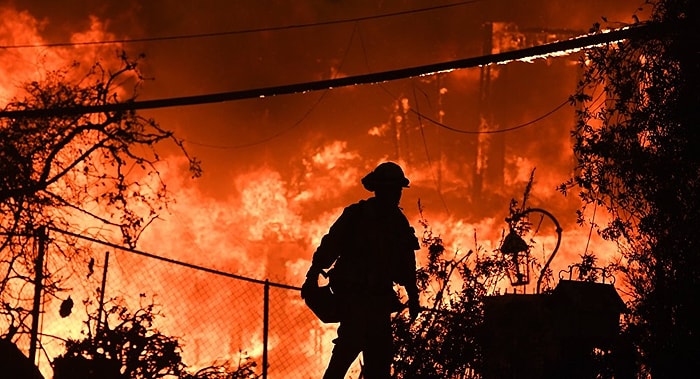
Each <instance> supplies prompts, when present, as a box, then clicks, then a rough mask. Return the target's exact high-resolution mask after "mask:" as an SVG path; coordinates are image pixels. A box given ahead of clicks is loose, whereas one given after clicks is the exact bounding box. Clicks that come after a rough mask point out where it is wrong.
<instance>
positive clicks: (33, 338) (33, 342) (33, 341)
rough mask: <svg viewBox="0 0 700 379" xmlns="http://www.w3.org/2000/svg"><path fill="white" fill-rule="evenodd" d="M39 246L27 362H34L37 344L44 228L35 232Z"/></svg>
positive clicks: (35, 264) (35, 267)
mask: <svg viewBox="0 0 700 379" xmlns="http://www.w3.org/2000/svg"><path fill="white" fill-rule="evenodd" d="M37 234H38V239H39V246H38V252H37V256H36V260H35V261H34V271H35V273H34V275H35V276H34V305H33V307H32V330H31V334H30V338H29V339H30V342H29V360H30V361H31V362H32V363H35V362H36V360H35V359H36V348H37V345H38V343H39V316H40V314H41V292H42V290H43V285H44V254H45V253H46V250H45V249H46V240H47V238H48V236H47V234H46V227H44V226H42V227H40V228H39V230H38V231H37Z"/></svg>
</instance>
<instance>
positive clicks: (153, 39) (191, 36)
mask: <svg viewBox="0 0 700 379" xmlns="http://www.w3.org/2000/svg"><path fill="white" fill-rule="evenodd" d="M481 1H483V0H469V1H462V2H458V3H452V4H444V5H436V6H433V7H427V8H419V9H410V10H405V11H400V12H392V13H382V14H378V15H372V16H363V17H355V18H348V19H339V20H329V21H319V22H313V23H306V24H293V25H282V26H273V27H267V28H253V29H242V30H232V31H224V32H212V33H199V34H181V35H174V36H162V37H144V38H124V39H113V40H101V41H85V42H57V43H44V44H23V45H0V49H24V48H30V47H43V48H50V47H67V46H86V45H107V44H115V43H136V42H156V41H171V40H183V39H198V38H211V37H221V36H230V35H237V34H250V33H260V32H270V31H279V30H288V29H301V28H310V27H317V26H325V25H334V24H344V23H349V22H357V21H367V20H374V19H379V18H387V17H395V16H403V15H407V14H415V13H422V12H429V11H435V10H440V9H446V8H453V7H459V6H462V5H467V4H473V3H478V2H481Z"/></svg>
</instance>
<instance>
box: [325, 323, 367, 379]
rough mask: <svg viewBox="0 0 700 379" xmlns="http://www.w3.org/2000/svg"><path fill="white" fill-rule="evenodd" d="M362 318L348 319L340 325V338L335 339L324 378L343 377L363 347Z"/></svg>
mask: <svg viewBox="0 0 700 379" xmlns="http://www.w3.org/2000/svg"><path fill="white" fill-rule="evenodd" d="M362 324H363V322H362V321H361V320H347V321H343V322H341V323H340V326H339V327H338V338H336V339H335V340H333V343H334V344H335V346H334V347H333V354H332V355H331V359H330V361H329V362H328V368H326V372H325V374H323V379H343V378H345V374H346V373H347V372H348V369H350V366H351V365H352V363H353V362H354V361H355V359H356V358H357V356H358V355H359V354H360V350H361V349H362V341H361V339H360V338H358V337H360V336H361V335H364V333H365V331H364V330H363V329H364V327H363V325H362Z"/></svg>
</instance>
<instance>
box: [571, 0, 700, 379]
mask: <svg viewBox="0 0 700 379" xmlns="http://www.w3.org/2000/svg"><path fill="white" fill-rule="evenodd" d="M652 5H653V14H652V19H651V22H650V28H649V29H648V30H649V33H648V35H646V36H644V37H642V38H637V39H632V40H625V41H620V42H615V43H609V44H607V45H604V46H599V47H595V48H592V49H590V50H588V51H587V53H586V55H585V57H584V58H583V59H582V61H581V67H582V68H583V76H582V79H581V81H580V83H579V85H578V89H577V91H576V94H575V95H574V96H572V103H574V104H575V105H576V106H577V108H578V109H579V111H578V115H577V118H578V120H577V124H576V127H575V129H574V131H573V137H574V150H575V154H576V157H577V158H578V163H577V172H576V175H575V176H574V177H573V179H571V180H570V181H569V182H567V183H565V184H563V185H562V187H561V189H562V191H563V192H564V193H567V192H569V191H570V190H571V189H572V188H574V187H576V188H578V189H580V197H581V198H582V199H583V201H584V204H585V205H584V209H585V208H588V207H597V208H598V209H604V210H606V211H607V212H608V213H609V214H610V216H611V218H610V221H609V222H608V223H607V224H606V225H598V226H599V232H600V233H601V235H602V236H603V237H605V238H607V239H609V240H612V241H616V242H618V245H619V247H620V251H621V253H622V255H623V257H624V258H625V261H624V262H622V264H621V265H620V269H621V272H622V273H623V274H624V276H625V277H626V279H627V284H628V285H629V287H630V290H631V291H630V292H631V293H632V294H633V296H634V298H633V301H632V304H631V305H632V309H633V316H634V317H633V318H632V320H631V324H630V325H629V328H628V332H629V333H631V338H632V339H633V340H634V341H635V342H636V344H637V346H638V348H639V351H640V352H641V363H642V364H643V367H645V369H644V370H645V371H647V372H649V373H651V374H652V376H653V377H654V378H674V377H683V376H684V375H685V374H684V373H690V372H698V368H700V367H699V364H700V363H699V362H698V360H697V357H698V356H700V347H699V346H700V341H699V340H698V329H697V326H696V325H697V323H698V320H700V313H699V308H698V307H697V299H698V298H699V297H700V293H699V292H698V291H699V289H700V254H698V252H700V233H698V232H697V226H698V225H700V196H698V194H700V176H699V174H698V173H700V159H698V158H697V154H696V152H695V151H696V150H697V143H698V141H700V128H699V127H698V126H699V121H700V120H699V117H700V112H698V111H697V107H698V104H700V81H699V75H700V57H698V53H699V51H700V43H699V42H698V41H699V40H698V39H697V38H694V37H691V36H694V35H697V30H696V29H697V22H698V17H697V6H696V4H695V3H694V2H693V1H690V0H661V1H655V2H652ZM601 30H602V28H601V26H600V25H595V26H594V28H593V30H592V32H595V33H600V32H601ZM581 214H583V212H581Z"/></svg>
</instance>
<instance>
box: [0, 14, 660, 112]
mask: <svg viewBox="0 0 700 379" xmlns="http://www.w3.org/2000/svg"><path fill="white" fill-rule="evenodd" d="M650 26H651V25H650V24H639V25H636V26H632V27H628V28H623V29H617V30H613V31H610V32H607V33H600V34H591V35H585V36H582V37H577V38H573V39H569V40H565V41H559V42H553V43H549V44H545V45H540V46H534V47H529V48H524V49H520V50H513V51H507V52H503V53H498V54H489V55H481V56H477V57H472V58H466V59H459V60H453V61H447V62H441V63H435V64H430V65H424V66H417V67H408V68H402V69H398V70H391V71H384V72H376V73H371V74H364V75H357V76H347V77H342V78H334V79H327V80H320V81H314V82H305V83H297V84H287V85H281V86H274V87H263V88H253V89H247V90H240V91H230V92H220V93H210V94H204V95H194V96H184V97H174V98H165V99H154V100H144V101H127V102H122V103H109V104H101V105H89V106H73V107H62V108H40V109H22V110H3V111H0V117H4V118H18V117H55V116H65V115H81V114H89V113H103V112H124V111H135V110H141V109H155V108H166V107H177V106H189V105H201V104H211V103H221V102H226V101H234V100H242V99H252V98H263V97H268V96H277V95H287V94H292V93H303V92H308V91H317V90H325V89H333V88H338V87H346V86H351V85H360V84H376V83H382V82H387V81H392V80H398V79H406V78H412V77H417V76H423V75H430V74H435V73H439V72H448V71H453V70H457V69H464V68H472V67H478V66H483V65H488V64H494V63H507V62H510V61H516V60H523V59H534V58H539V57H547V56H549V55H551V54H555V53H562V52H567V51H578V50H580V49H585V48H588V47H591V46H595V45H600V44H605V43H611V42H615V41H619V40H624V39H629V38H633V37H639V36H643V35H645V33H649V32H650V31H649V28H650Z"/></svg>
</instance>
